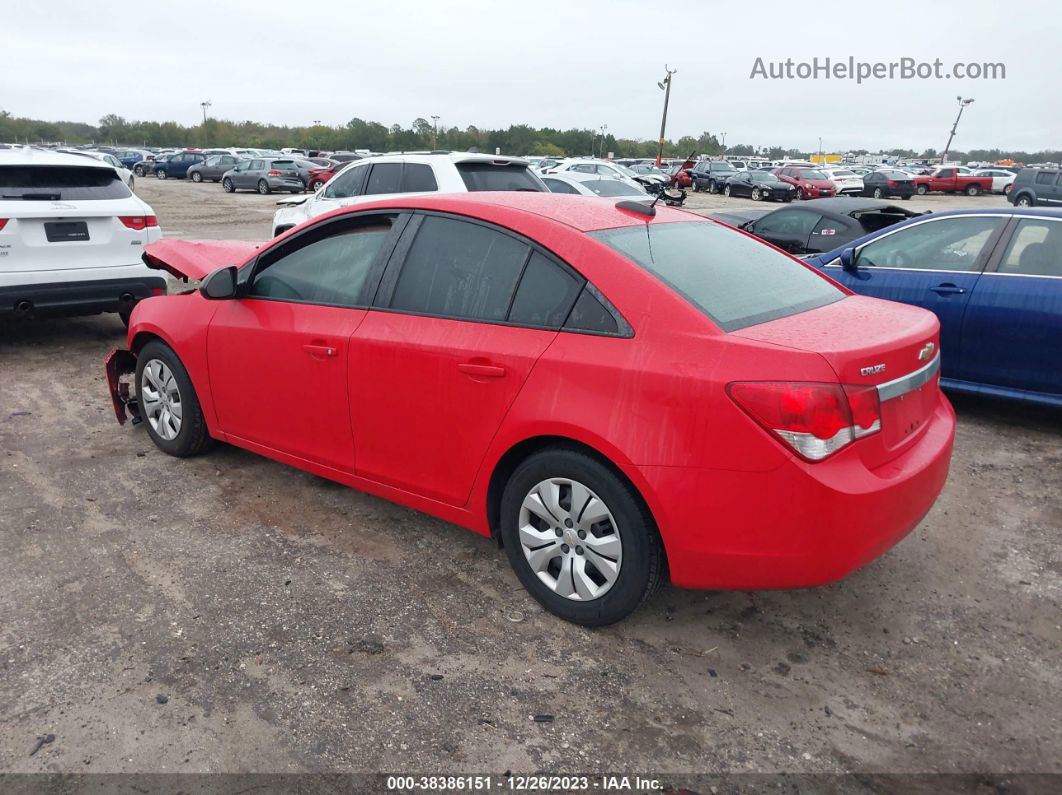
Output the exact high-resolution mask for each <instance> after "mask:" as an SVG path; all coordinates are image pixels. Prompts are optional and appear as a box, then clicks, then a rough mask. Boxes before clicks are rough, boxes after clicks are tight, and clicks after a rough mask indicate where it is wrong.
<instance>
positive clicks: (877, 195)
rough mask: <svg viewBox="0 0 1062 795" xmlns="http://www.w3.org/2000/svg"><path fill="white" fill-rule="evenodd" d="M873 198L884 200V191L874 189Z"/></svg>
mask: <svg viewBox="0 0 1062 795" xmlns="http://www.w3.org/2000/svg"><path fill="white" fill-rule="evenodd" d="M874 198H875V199H884V198H885V191H883V190H882V189H881V188H874Z"/></svg>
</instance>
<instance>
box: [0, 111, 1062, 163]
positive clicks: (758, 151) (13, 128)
mask: <svg viewBox="0 0 1062 795" xmlns="http://www.w3.org/2000/svg"><path fill="white" fill-rule="evenodd" d="M0 141H2V142H6V143H65V144H70V145H75V144H111V145H121V146H132V147H141V146H143V147H172V146H177V147H199V148H204V147H210V146H217V147H220V146H224V147H231V146H245V147H254V148H261V149H280V148H281V147H296V148H299V149H323V150H328V151H338V150H353V149H368V150H370V151H373V152H393V151H413V150H423V149H449V150H453V151H461V152H463V151H468V150H470V149H471V150H476V151H480V152H488V153H493V152H494V151H495V150H496V149H497V150H500V151H501V152H502V153H503V154H508V155H555V156H576V155H598V156H606V155H607V154H608V153H610V152H611V153H612V154H613V155H614V156H615V157H655V156H656V152H657V142H656V141H655V140H639V139H635V138H617V137H615V136H613V135H612V134H611V133H606V134H604V135H602V134H601V133H600V132H599V131H597V130H590V129H576V128H572V129H567V130H560V129H555V128H553V127H531V126H529V125H527V124H514V125H511V126H509V127H508V128H506V129H486V128H480V127H476V126H473V125H469V126H468V127H465V128H464V129H461V128H460V127H445V126H443V127H438V128H436V127H435V126H434V125H433V124H432V123H431V122H429V121H427V120H426V119H423V118H418V119H415V120H414V121H413V122H412V124H410V125H409V126H406V127H403V126H402V125H400V124H392V125H391V126H386V125H383V124H380V123H379V122H375V121H365V120H364V119H359V118H353V119H351V120H350V121H349V122H347V123H346V124H345V125H343V126H341V127H335V126H328V125H323V124H317V125H311V126H308V127H289V126H284V125H277V124H263V123H261V122H255V121H242V122H235V121H230V120H227V119H211V118H208V119H207V120H206V121H205V122H204V123H202V124H196V125H192V126H185V125H182V124H178V123H177V122H172V121H166V122H157V121H129V120H127V119H125V118H123V117H121V116H118V115H116V114H113V113H111V114H108V115H106V116H104V117H103V118H101V119H100V120H99V124H97V125H91V124H86V123H83V122H72V121H55V122H50V121H42V120H40V119H27V118H21V117H17V116H13V115H12V114H11V113H9V112H7V111H4V110H0ZM722 152H723V147H722V146H721V144H720V141H719V140H718V139H717V137H716V136H715V135H713V134H712V133H709V132H703V133H701V134H700V135H699V136H696V137H695V136H692V135H684V136H682V137H681V138H678V139H677V140H671V139H668V140H666V141H665V142H664V156H665V157H685V156H687V155H689V154H691V153H695V154H698V155H707V156H716V155H719V154H721V153H722ZM726 153H727V154H728V155H732V156H737V157H749V156H753V155H759V156H763V157H766V158H768V159H770V160H778V159H781V158H784V157H792V158H807V157H809V156H810V155H811V154H812V153H811V152H807V151H801V150H798V149H793V148H786V147H782V146H771V147H760V148H755V147H753V146H751V145H749V144H734V145H731V146H728V147H727V148H726ZM859 153H861V154H865V153H866V152H865V150H859ZM886 154H890V155H897V156H900V157H909V158H913V157H926V158H932V157H936V156H937V152H936V150H933V149H927V150H924V151H922V152H918V151H916V150H914V149H892V150H889V151H888V152H886ZM948 156H949V159H951V160H962V161H966V160H977V161H987V162H994V161H996V160H1002V159H1004V158H1009V159H1011V160H1015V161H1017V162H1023V163H1034V162H1044V161H1050V162H1058V161H1060V160H1062V151H1059V150H1056V151H1040V152H1022V151H1006V150H1001V149H974V150H971V151H969V152H959V151H952V152H949V155H948Z"/></svg>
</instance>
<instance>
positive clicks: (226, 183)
mask: <svg viewBox="0 0 1062 795" xmlns="http://www.w3.org/2000/svg"><path fill="white" fill-rule="evenodd" d="M221 187H222V188H224V189H225V192H226V193H233V192H234V191H235V190H236V186H235V185H233V184H232V180H231V179H229V178H228V177H225V179H223V180H221Z"/></svg>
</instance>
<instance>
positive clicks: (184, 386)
mask: <svg viewBox="0 0 1062 795" xmlns="http://www.w3.org/2000/svg"><path fill="white" fill-rule="evenodd" d="M145 373H147V375H146V376H145ZM145 378H146V381H145ZM136 398H137V406H138V408H139V410H140V416H141V418H142V419H143V424H144V427H145V428H147V432H148V436H150V437H151V441H153V442H154V443H155V446H156V447H158V448H159V449H160V450H161V451H162V452H164V453H166V454H168V455H172V456H175V457H177V458H187V457H189V456H193V455H198V454H199V453H202V452H205V451H206V450H208V449H209V448H210V447H211V445H212V444H213V443H214V440H213V439H211V438H210V435H209V434H208V433H207V426H206V419H205V418H204V417H203V409H202V408H201V407H200V405H199V399H198V398H197V397H196V394H195V389H194V388H193V387H192V381H191V379H190V378H189V377H188V371H187V370H185V369H184V365H183V364H181V360H180V359H179V358H178V357H177V354H176V353H174V352H173V349H172V348H170V346H169V345H167V344H166V343H164V342H162V341H161V340H152V341H151V342H149V343H148V344H147V345H145V346H144V348H143V350H141V351H140V354H139V355H138V356H137V360H136ZM152 398H154V399H152Z"/></svg>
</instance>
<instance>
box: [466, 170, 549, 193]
mask: <svg viewBox="0 0 1062 795" xmlns="http://www.w3.org/2000/svg"><path fill="white" fill-rule="evenodd" d="M457 172H458V173H459V174H460V175H461V179H462V180H464V183H465V187H466V188H468V189H469V190H470V191H479V190H533V191H545V189H546V186H545V185H543V184H542V180H540V179H539V178H538V177H536V176H535V175H534V174H532V173H531V171H530V170H529V169H528V168H527V166H521V165H517V164H506V165H494V164H493V163H458V164H457Z"/></svg>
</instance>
